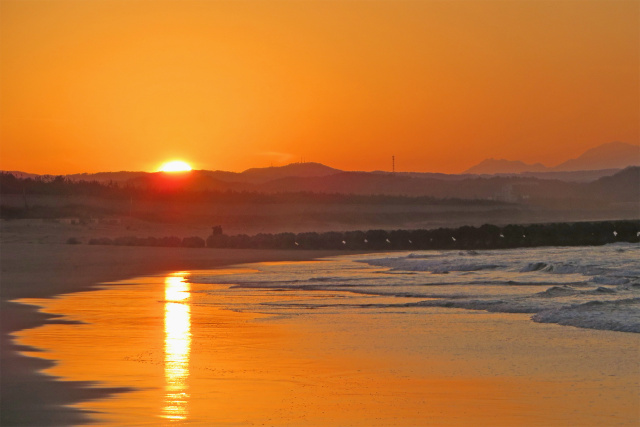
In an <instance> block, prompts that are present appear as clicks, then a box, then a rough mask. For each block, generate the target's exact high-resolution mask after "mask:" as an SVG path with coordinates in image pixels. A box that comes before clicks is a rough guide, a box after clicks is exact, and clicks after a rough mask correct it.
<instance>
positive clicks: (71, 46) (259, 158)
mask: <svg viewBox="0 0 640 427" xmlns="http://www.w3.org/2000/svg"><path fill="white" fill-rule="evenodd" d="M0 5H1V10H0V12H1V14H0V19H1V22H0V27H1V30H0V31H1V34H0V35H1V39H0V43H1V47H0V54H1V56H0V79H1V92H0V94H1V95H0V96H1V103H0V109H1V110H0V113H1V132H2V133H1V135H0V136H1V140H0V168H1V169H4V170H23V171H27V172H34V173H50V174H62V173H76V172H97V171H116V170H155V169H157V168H158V167H159V165H160V164H161V163H162V162H164V161H166V160H171V159H182V160H185V161H188V162H190V163H191V164H192V165H193V166H194V167H195V168H199V169H223V170H235V171H240V170H244V169H247V168H250V167H262V166H269V165H271V164H273V165H282V164H286V163H289V162H292V161H298V160H300V158H301V157H304V158H305V160H307V161H317V162H321V163H325V164H327V165H330V166H333V167H337V168H341V169H348V170H375V169H390V167H391V155H395V156H396V167H397V170H404V171H407V170H411V171H432V172H448V173H455V172H460V171H462V170H464V169H466V168H468V167H470V166H472V165H473V164H475V163H478V162H479V161H481V160H483V159H484V158H487V157H497V158H506V159H511V160H523V161H526V162H542V163H544V164H547V165H555V164H557V163H560V162H561V161H564V160H566V159H568V158H571V157H575V156H577V155H578V154H580V153H581V152H582V151H584V150H586V149H588V148H591V147H594V146H597V145H600V144H602V143H605V142H611V141H614V140H619V141H624V142H629V143H634V144H638V143H639V142H640V141H639V134H640V125H639V122H640V84H639V80H640V77H639V72H640V59H639V57H640V30H639V28H640V26H639V25H638V22H640V2H637V1H635V0H632V1H616V0H604V1H599V0H596V1H591V0H585V1H545V0H502V1H483V0H474V1H464V0H451V1H447V0H440V1H437V0H424V1H409V0H401V1H395V0H383V1H375V0H341V1H331V0H299V1H293V0H289V1H265V0H257V1H252V0H235V1H223V0H215V1H214V0H174V1H164V0H153V1H144V0H127V1H121V0H91V1H83V0H69V1H67V0H44V1H41V0H28V1H25V0H0Z"/></svg>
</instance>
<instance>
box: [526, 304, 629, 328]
mask: <svg viewBox="0 0 640 427" xmlns="http://www.w3.org/2000/svg"><path fill="white" fill-rule="evenodd" d="M532 319H533V321H534V322H538V323H557V324H559V325H565V326H577V327H580V328H589V329H602V330H609V331H620V332H635V333H640V298H628V299H623V300H617V301H590V302H587V303H584V304H577V305H572V306H569V307H563V308H561V309H555V310H546V311H542V312H540V313H537V314H535V315H534V316H533V317H532Z"/></svg>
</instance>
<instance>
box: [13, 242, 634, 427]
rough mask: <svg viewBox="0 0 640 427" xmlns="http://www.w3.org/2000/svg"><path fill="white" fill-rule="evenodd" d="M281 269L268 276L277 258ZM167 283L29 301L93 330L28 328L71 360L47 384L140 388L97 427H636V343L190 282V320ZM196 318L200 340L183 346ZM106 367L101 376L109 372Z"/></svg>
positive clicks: (118, 398)
mask: <svg viewBox="0 0 640 427" xmlns="http://www.w3.org/2000/svg"><path fill="white" fill-rule="evenodd" d="M373 256H377V254H375V255H373ZM339 259H340V258H338V261H336V262H340V261H339ZM327 262H329V263H330V262H333V261H327ZM268 264H269V263H266V265H265V268H267V271H268V269H273V268H276V269H277V268H278V264H280V263H277V262H276V263H273V264H275V265H272V266H269V265H268ZM303 264H306V263H303ZM241 268H242V267H241ZM285 268H286V267H285ZM307 268H308V267H307ZM230 272H231V270H230V269H227V268H224V269H222V270H218V271H217V272H216V270H212V271H201V273H202V274H205V275H208V274H212V275H213V276H216V275H217V274H223V275H226V274H230ZM193 273H196V275H197V274H198V272H193ZM253 273H256V271H255V270H253V269H249V270H246V271H245V273H240V274H253ZM265 274H266V273H265ZM177 275H178V276H179V275H180V274H177ZM169 276H176V275H175V274H171V275H169ZM169 278H170V277H163V276H162V275H154V276H144V277H137V278H134V279H132V280H129V279H127V280H124V281H121V282H120V283H108V284H105V286H102V285H101V286H100V287H99V289H96V291H95V292H91V293H89V292H78V293H73V294H68V295H66V296H64V297H62V298H55V299H52V300H42V299H41V300H37V299H36V300H31V301H30V300H26V301H25V302H27V303H34V304H38V305H41V306H42V307H44V308H43V310H45V311H47V312H50V313H64V314H65V315H66V316H67V317H66V319H69V320H80V321H82V322H83V323H82V324H73V325H55V324H51V325H46V326H45V327H43V328H38V329H33V330H29V331H24V332H23V333H20V334H18V342H20V343H23V344H26V345H31V346H34V347H37V348H41V349H45V351H47V353H46V354H44V357H46V358H47V359H51V360H55V361H59V363H58V364H57V365H56V366H55V367H53V368H51V369H49V370H47V372H48V373H49V374H50V375H56V376H58V377H60V378H64V379H65V380H66V381H74V380H75V381H86V380H92V381H98V382H99V384H101V385H104V386H108V387H113V388H117V387H120V388H122V389H125V388H127V389H128V387H130V386H135V387H136V388H135V389H134V390H132V392H131V393H122V394H118V395H112V396H110V397H109V398H105V399H99V400H95V399H90V400H89V399H84V401H83V402H81V403H79V404H76V405H74V407H75V408H77V409H79V410H81V411H84V413H85V414H92V413H93V414H95V415H94V416H95V417H96V419H95V420H94V421H95V422H97V423H99V424H100V423H103V422H104V423H105V424H109V425H111V423H113V425H137V424H145V423H148V422H149V420H151V419H155V420H156V421H158V422H161V420H162V419H163V418H171V419H182V418H181V417H187V416H188V417H189V419H192V420H194V421H196V420H199V421H203V420H210V421H216V420H217V421H218V422H222V424H225V425H226V424H241V425H251V424H259V423H260V422H264V420H270V421H271V423H272V424H273V425H291V424H292V423H293V424H294V425H334V424H338V425H354V426H355V425H380V426H388V425H424V424H425V423H426V421H427V420H431V421H432V422H435V424H437V425H452V426H454V425H469V424H471V423H473V424H476V425H505V426H511V425H531V426H534V425H572V424H577V425H584V426H587V425H589V426H590V425H593V426H595V425H614V424H615V425H635V423H634V422H633V420H635V419H636V418H635V414H637V403H636V401H635V399H634V396H637V393H636V392H635V390H637V380H635V378H637V376H636V374H637V372H638V366H637V362H635V358H634V357H633V355H634V354H636V351H637V348H638V347H637V343H638V340H637V336H634V335H633V334H620V333H618V332H612V331H595V330H587V329H582V328H567V327H563V326H559V325H545V324H535V323H531V322H530V320H529V319H528V316H527V315H525V314H504V313H489V312H485V311H480V312H478V311H474V310H464V309H454V308H427V309H426V311H425V309H423V308H414V309H412V308H404V309H402V310H401V311H400V312H397V309H396V308H394V307H390V308H388V309H384V308H380V309H375V310H373V311H371V312H369V310H367V314H366V315H363V314H364V312H362V311H361V310H360V309H359V308H357V307H355V306H354V307H353V308H347V309H346V311H340V313H337V312H335V313H334V312H333V311H332V309H331V308H328V311H326V312H325V311H323V310H322V309H321V308H319V310H312V311H311V312H309V311H308V310H306V309H302V311H303V312H304V315H300V316H298V315H296V314H302V313H301V312H298V311H296V310H295V309H294V312H293V313H292V314H293V315H292V316H287V315H283V316H279V315H277V313H275V312H270V311H269V310H267V311H264V312H263V310H261V309H258V310H255V308H257V307H258V306H259V305H261V304H262V303H263V302H266V301H270V300H272V299H273V298H275V299H276V300H280V299H282V298H285V299H286V298H289V297H287V296H285V294H283V293H282V292H275V293H274V294H271V295H269V292H267V293H266V294H263V293H260V294H255V293H254V292H253V291H252V290H250V289H249V290H242V289H241V288H235V287H230V288H227V287H228V286H230V285H224V284H221V285H218V286H214V288H213V289H217V291H214V293H213V294H209V293H208V291H207V292H203V291H204V290H208V289H210V286H211V285H210V284H209V282H198V281H192V280H189V283H190V284H189V285H187V286H188V288H187V289H189V290H190V297H189V301H190V302H189V303H185V304H188V305H187V307H190V308H189V309H187V311H186V313H188V314H186V316H187V319H186V320H184V319H183V320H182V321H181V320H179V319H180V318H181V317H180V316H181V313H182V314H183V315H184V313H185V311H183V310H177V308H180V307H184V306H183V305H182V304H178V306H177V307H176V303H175V302H171V301H174V300H173V299H171V298H173V297H176V298H179V295H178V294H179V292H178V293H172V294H171V295H173V297H168V296H167V295H169V294H168V293H167V289H171V288H173V287H174V286H176V285H177V284H176V282H175V281H173V280H168V279H169ZM214 283H217V281H214ZM221 283H224V281H223V282H221ZM121 285H124V286H121ZM128 285H131V286H128ZM167 286H168V288H167ZM176 289H181V288H176ZM218 292H219V294H218ZM228 292H231V293H230V294H228ZM319 292H320V294H322V292H323V291H318V290H309V291H308V292H307V291H302V293H300V294H298V293H296V295H295V298H294V300H295V301H293V303H294V304H293V305H294V306H296V305H297V304H300V303H304V301H306V300H307V298H310V300H308V302H309V303H310V304H317V303H318V301H321V302H322V298H325V297H328V298H334V297H335V295H333V294H334V293H333V292H329V294H327V295H325V296H324V297H323V296H322V295H320V294H319ZM347 292H348V291H347ZM237 293H240V294H243V295H244V294H246V297H248V298H249V300H248V301H249V304H250V305H251V306H247V307H246V308H247V310H243V309H242V308H241V307H237V308H238V309H237V310H236V309H234V306H235V304H236V303H237V302H238V299H237V298H236V296H237ZM229 297H230V298H231V299H229ZM244 298H245V297H242V299H243V300H244ZM318 298H320V300H318ZM357 298H359V297H357ZM105 301H110V302H111V303H110V304H105V303H104V302H105ZM229 304H230V305H229ZM243 304H244V303H241V306H242V305H243ZM256 304H257V305H256ZM356 305H357V304H356ZM349 306H350V304H349V303H347V304H346V306H345V307H349ZM274 314H276V315H275V316H274ZM337 314H339V317H336V316H335V315H337ZM256 316H258V318H259V320H257V321H254V319H256ZM163 318H164V322H163V321H162V319H163ZM167 319H172V320H171V322H169V323H167ZM250 319H251V320H250ZM338 319H339V320H338ZM184 321H186V322H188V325H189V326H188V328H189V331H190V334H189V338H186V339H177V341H176V337H175V335H174V334H175V333H178V332H179V331H181V330H183V328H184V327H185V326H184V324H183V323H182V322H184ZM167 324H169V325H173V326H172V327H169V328H168V327H167ZM373 330H375V331H376V332H375V333H371V331H373ZM309 337H316V338H315V339H312V340H310V339H309ZM212 340H215V341H212ZM212 342H215V345H213V346H212ZM550 343H553V345H552V346H550V345H549V344H550ZM168 355H169V356H168ZM184 358H186V360H187V361H188V362H185V359H184ZM93 360H100V361H101V362H100V363H101V364H104V365H103V368H101V369H99V370H96V367H95V366H94V363H92V362H91V361H93ZM167 361H169V362H167ZM167 363H168V365H167ZM167 366H169V367H168V368H167ZM186 384H188V385H186ZM180 390H188V392H187V394H186V396H187V397H185V398H183V397H180V396H182V394H181V393H180ZM361 390H366V392H364V393H363V392H358V391H361ZM103 391H104V390H103ZM630 391H633V392H632V393H629V392H630ZM283 402H287V404H286V410H284V411H283V409H285V407H283V404H282V403H283ZM588 402H592V404H591V405H590V407H589V408H585V404H586V403H588ZM214 408H215V409H214ZM212 409H213V413H214V414H217V415H216V416H213V417H212V418H211V417H210V414H211V413H212ZM185 419H186V418H185ZM337 419H339V420H341V422H336V420H337ZM614 420H615V421H614ZM427 424H428V423H427Z"/></svg>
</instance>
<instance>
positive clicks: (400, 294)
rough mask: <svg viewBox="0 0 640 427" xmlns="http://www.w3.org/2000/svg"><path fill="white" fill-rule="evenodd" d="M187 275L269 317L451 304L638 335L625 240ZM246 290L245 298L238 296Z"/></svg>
mask: <svg viewBox="0 0 640 427" xmlns="http://www.w3.org/2000/svg"><path fill="white" fill-rule="evenodd" d="M188 280H189V281H190V282H192V283H211V284H214V283H215V284H224V285H229V286H228V287H215V288H212V289H210V290H206V291H202V292H206V293H207V294H209V295H212V296H216V298H214V299H212V301H221V303H222V304H224V305H225V306H229V302H230V301H233V303H232V304H231V307H232V308H233V309H234V310H238V311H249V312H260V313H266V314H271V315H300V314H303V313H304V312H305V311H311V310H313V311H314V312H319V311H320V312H336V311H339V310H341V309H345V308H349V309H361V310H364V311H366V310H370V311H371V310H383V309H384V310H388V309H394V310H396V311H397V310H402V309H408V308H412V309H415V308H418V307H425V308H426V307H450V308H461V309H468V310H486V311H489V312H502V313H530V314H531V319H532V321H534V322H542V323H557V324H560V325H567V326H574V327H580V328H591V329H602V330H611V331H621V332H635V333H638V332H640V245H638V244H632V243H615V244H609V245H605V246H598V247H542V248H522V249H508V250H487V251H473V250H472V251H450V250H449V251H424V252H393V253H374V254H368V255H362V254H358V255H347V256H338V257H334V258H328V259H325V260H322V261H316V262H300V263H271V264H269V263H263V264H260V265H256V266H254V269H253V270H250V271H242V272H240V273H230V274H223V275H220V274H217V273H214V274H202V273H200V274H198V273H196V274H191V275H190V276H189V279H188ZM249 289H251V290H253V292H252V293H251V295H252V298H247V299H243V298H239V297H240V296H241V295H243V294H246V292H247V290H249ZM318 291H325V293H322V294H318V293H317V292H318ZM313 292H315V294H313ZM296 295H298V296H300V298H296ZM218 297H222V298H218ZM230 297H233V298H230ZM255 297H260V298H258V299H256V298H255ZM222 301H224V302H222Z"/></svg>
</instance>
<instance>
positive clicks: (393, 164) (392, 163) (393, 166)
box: [391, 156, 396, 172]
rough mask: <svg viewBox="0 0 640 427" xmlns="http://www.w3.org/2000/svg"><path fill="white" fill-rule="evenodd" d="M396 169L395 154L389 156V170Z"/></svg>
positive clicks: (393, 170)
mask: <svg viewBox="0 0 640 427" xmlns="http://www.w3.org/2000/svg"><path fill="white" fill-rule="evenodd" d="M395 171H396V156H391V172H395Z"/></svg>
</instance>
